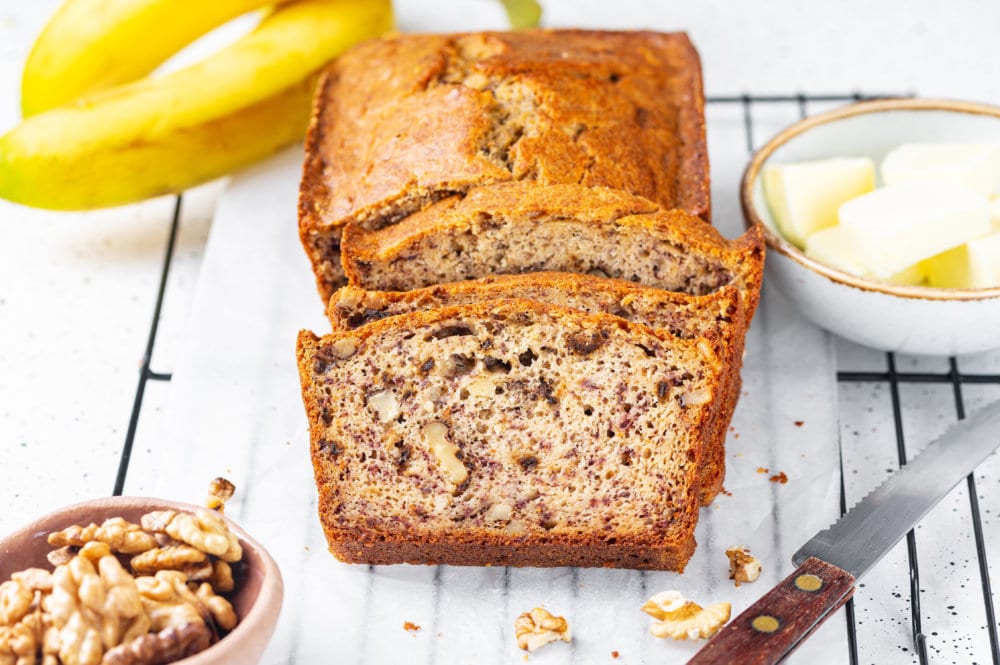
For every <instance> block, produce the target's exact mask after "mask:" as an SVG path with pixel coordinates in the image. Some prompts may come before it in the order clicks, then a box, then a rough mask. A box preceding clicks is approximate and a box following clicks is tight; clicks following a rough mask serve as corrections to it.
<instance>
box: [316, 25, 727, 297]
mask: <svg viewBox="0 0 1000 665" xmlns="http://www.w3.org/2000/svg"><path fill="white" fill-rule="evenodd" d="M511 180H523V181H535V182H538V183H542V184H551V183H581V184H584V185H601V186H606V187H611V188H614V189H621V190H623V191H628V192H633V193H636V194H640V195H642V196H645V197H646V198H649V199H650V200H652V201H655V202H656V203H659V204H660V205H662V206H663V207H665V208H675V207H677V208H684V209H686V210H688V211H690V212H692V213H694V214H696V215H700V216H702V217H703V218H704V219H706V220H707V219H708V218H709V204H710V196H709V170H708V151H707V149H706V143H705V121H704V96H703V93H702V82H701V64H700V62H699V59H698V53H697V52H696V51H695V49H694V47H693V46H692V44H691V42H690V40H689V39H688V38H687V35H684V34H682V33H674V34H663V33H656V32H604V31H593V30H524V31H515V32H486V33H479V34H458V35H413V34H400V35H394V36H391V37H388V38H385V39H381V40H374V41H370V42H367V43H365V44H362V45H360V46H358V47H356V48H354V49H353V50H351V51H349V52H347V53H345V54H344V55H342V56H341V57H339V58H338V59H337V60H336V61H335V62H334V63H333V64H332V65H331V66H330V68H329V69H328V70H327V72H326V74H325V75H324V78H323V80H322V81H321V82H320V85H319V88H318V91H317V97H316V101H315V104H314V109H313V117H312V123H311V126H310V129H309V133H308V136H307V138H306V158H305V163H304V166H303V174H302V184H301V188H300V198H299V230H300V235H301V238H302V242H303V245H304V247H305V249H306V252H307V254H308V255H309V257H310V258H311V260H312V262H313V267H314V270H315V272H316V276H317V283H318V285H319V289H320V292H321V294H322V295H323V299H324V301H325V300H327V299H328V298H329V296H330V294H331V293H332V291H333V289H334V288H336V287H338V286H340V285H342V284H343V281H344V276H343V273H342V272H341V267H340V261H339V241H340V233H341V229H342V228H343V226H344V225H345V224H347V223H354V224H359V225H362V226H364V227H366V228H370V229H378V228H381V227H383V226H386V225H389V224H394V223H395V222H397V221H398V220H400V219H402V218H404V217H406V216H407V215H409V214H411V213H413V212H416V211H417V210H419V209H421V208H423V207H425V206H426V205H428V204H430V203H432V202H434V201H436V200H439V199H441V198H444V197H447V196H450V195H452V194H455V193H456V192H464V191H466V190H468V189H470V188H472V187H476V186H481V185H487V184H490V183H497V182H504V181H511Z"/></svg>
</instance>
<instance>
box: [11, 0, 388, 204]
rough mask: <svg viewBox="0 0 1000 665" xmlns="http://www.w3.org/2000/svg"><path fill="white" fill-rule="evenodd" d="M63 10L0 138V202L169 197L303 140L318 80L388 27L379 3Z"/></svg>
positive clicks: (269, 1)
mask: <svg viewBox="0 0 1000 665" xmlns="http://www.w3.org/2000/svg"><path fill="white" fill-rule="evenodd" d="M275 1H276V0H67V1H66V3H65V4H64V5H63V6H62V7H61V8H60V10H59V11H58V12H57V13H56V15H55V16H54V17H53V18H52V20H51V21H50V23H49V24H48V25H47V26H46V28H45V30H44V31H43V32H42V34H41V36H40V37H39V38H38V41H37V42H36V44H35V46H34V49H33V50H32V52H31V55H30V56H29V57H28V61H27V64H26V65H25V70H24V77H23V80H22V99H21V105H22V110H23V113H24V116H25V120H24V121H23V122H22V123H21V124H20V125H19V126H18V127H16V128H14V129H13V130H12V131H11V132H10V133H8V134H6V135H5V136H3V137H0V197H2V198H6V199H10V200H12V201H16V202H18V203H23V204H26V205H31V206H36V207H40V208H51V209H57V210H80V209H86V208H98V207H103V206H111V205H118V204H122V203H129V202H132V201H138V200H141V199H144V198H148V197H151V196H156V195H158V194H165V193H169V192H178V191H181V190H183V189H185V188H187V187H190V186H193V185H196V184H198V183H201V182H205V181H208V180H211V179H213V178H216V177H218V176H220V175H223V174H225V173H228V172H230V171H232V170H233V169H236V168H239V167H241V166H244V165H246V164H249V163H251V162H253V161H254V160H257V159H260V158H261V157H264V156H266V155H268V154H270V153H272V152H274V151H276V150H278V149H279V148H281V147H283V146H285V145H289V144H291V143H293V142H295V141H296V140H298V139H299V138H301V137H302V135H303V133H304V131H305V128H306V125H307V124H308V119H309V111H310V100H311V99H312V95H313V88H314V86H315V83H316V77H317V75H318V71H319V70H320V69H321V68H322V67H323V65H324V64H325V63H327V62H328V61H330V60H331V59H333V58H334V57H336V56H337V55H338V54H339V53H341V52H342V51H344V50H345V49H346V48H348V47H349V46H351V45H353V44H355V43H357V42H359V41H362V40H364V39H368V38H371V37H375V36H377V35H380V34H382V33H384V32H386V31H389V30H391V29H392V27H393V13H392V4H391V2H390V0H294V1H292V2H280V0H279V1H278V4H276V5H275ZM268 5H274V6H273V7H270V8H269V9H268V10H267V11H268V13H267V15H266V16H265V17H264V18H263V19H262V21H261V22H260V24H259V25H258V27H257V28H256V29H255V30H254V31H253V32H251V33H249V34H248V35H246V36H245V37H243V38H242V39H240V40H238V41H236V42H234V43H233V44H231V45H230V46H228V47H226V48H223V49H222V50H220V51H218V52H217V53H215V54H214V55H211V56H209V57H208V58H206V59H204V60H202V61H201V62H198V63H196V64H194V65H191V66H189V67H187V68H184V69H181V70H178V71H176V72H173V73H171V74H167V75H164V76H160V77H150V78H142V77H145V76H146V75H147V74H149V73H150V72H152V71H153V70H154V69H156V67H157V66H159V65H160V64H161V63H162V62H164V61H165V60H166V59H167V58H169V57H170V56H171V55H173V53H174V52H175V51H177V50H179V49H180V48H182V47H183V46H185V45H187V44H188V43H190V42H192V41H193V40H194V39H196V38H197V37H199V36H200V35H202V34H203V33H205V32H207V31H208V30H211V29H212V28H214V27H216V26H219V25H221V24H223V23H225V22H226V21H228V20H230V19H232V18H234V17H236V16H239V15H241V14H244V13H246V12H249V11H253V10H256V9H260V8H263V7H267V6H268Z"/></svg>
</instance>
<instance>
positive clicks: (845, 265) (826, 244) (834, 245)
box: [806, 226, 924, 285]
mask: <svg viewBox="0 0 1000 665" xmlns="http://www.w3.org/2000/svg"><path fill="white" fill-rule="evenodd" d="M806 256H808V257H809V258H811V259H814V260H816V261H819V262H820V263H824V264H826V265H828V266H830V267H831V268H836V269H837V270H843V271H844V272H847V273H851V274H852V275H858V276H859V277H866V278H869V279H879V278H878V277H876V276H875V275H872V274H871V273H869V272H867V271H866V270H865V269H864V267H863V266H862V265H861V262H860V260H859V259H858V257H857V250H856V249H855V248H854V245H853V244H851V243H850V242H848V241H847V240H846V239H845V238H844V232H843V229H842V228H841V227H840V226H831V227H830V228H828V229H823V230H822V231H817V232H816V233H813V234H812V235H811V236H809V237H808V238H807V239H806ZM882 281H884V282H890V283H892V284H906V285H915V284H920V283H922V282H923V281H924V269H923V266H922V264H919V263H915V264H913V265H912V266H909V267H908V268H906V269H904V270H902V271H900V272H898V273H896V274H895V275H891V276H889V277H888V278H885V279H882Z"/></svg>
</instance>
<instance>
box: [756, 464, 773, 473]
mask: <svg viewBox="0 0 1000 665" xmlns="http://www.w3.org/2000/svg"><path fill="white" fill-rule="evenodd" d="M769 471H770V469H768V468H767V467H766V466H758V467H757V473H768V472H769Z"/></svg>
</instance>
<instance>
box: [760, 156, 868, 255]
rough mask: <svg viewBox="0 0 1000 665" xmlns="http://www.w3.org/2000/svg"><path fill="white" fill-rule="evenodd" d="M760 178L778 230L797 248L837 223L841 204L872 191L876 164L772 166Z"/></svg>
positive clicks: (851, 160) (857, 160) (845, 161)
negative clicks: (815, 233)
mask: <svg viewBox="0 0 1000 665" xmlns="http://www.w3.org/2000/svg"><path fill="white" fill-rule="evenodd" d="M763 175H764V196H765V198H766V199H767V204H768V206H769V207H770V208H771V214H772V215H774V221H775V222H776V223H777V225H778V231H779V232H780V233H781V235H782V236H783V237H784V238H785V239H786V240H788V241H789V242H790V243H792V244H793V245H795V246H797V247H799V248H802V247H805V244H806V238H808V237H809V235H811V234H812V233H814V232H816V231H819V230H821V229H825V228H828V227H830V226H833V225H834V224H836V223H837V208H839V207H840V204H842V203H843V202H844V201H847V200H848V199H852V198H854V197H856V196H860V195H862V194H865V193H867V192H870V191H872V190H873V189H875V163H874V162H873V161H872V160H871V159H869V158H867V157H834V158H832V159H821V160H816V161H811V162H796V163H789V164H773V165H769V166H767V167H765V168H764V174H763Z"/></svg>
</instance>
